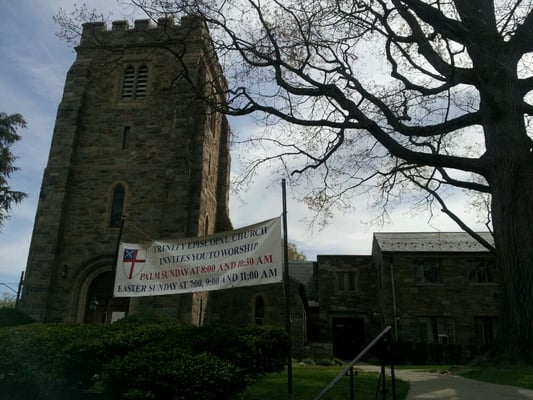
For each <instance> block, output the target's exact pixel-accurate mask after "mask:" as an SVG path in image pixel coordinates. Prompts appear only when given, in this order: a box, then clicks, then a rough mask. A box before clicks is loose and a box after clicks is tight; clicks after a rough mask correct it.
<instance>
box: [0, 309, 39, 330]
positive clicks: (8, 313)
mask: <svg viewBox="0 0 533 400" xmlns="http://www.w3.org/2000/svg"><path fill="white" fill-rule="evenodd" d="M32 322H35V321H34V320H33V319H31V318H30V317H29V316H28V315H26V314H24V313H23V312H22V311H19V310H16V309H14V308H0V328H2V327H7V326H18V325H25V324H31V323H32Z"/></svg>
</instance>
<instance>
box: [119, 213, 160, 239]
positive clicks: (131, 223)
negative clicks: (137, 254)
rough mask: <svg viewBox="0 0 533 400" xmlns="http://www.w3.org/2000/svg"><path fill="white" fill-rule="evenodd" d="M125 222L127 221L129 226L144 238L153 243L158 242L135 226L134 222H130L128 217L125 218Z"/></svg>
mask: <svg viewBox="0 0 533 400" xmlns="http://www.w3.org/2000/svg"><path fill="white" fill-rule="evenodd" d="M123 218H124V221H126V222H127V223H128V224H129V225H131V226H133V227H134V228H135V229H136V230H137V231H139V232H140V233H142V234H143V235H144V236H146V237H147V238H148V239H149V240H150V241H151V242H155V241H156V240H154V239H152V238H151V237H150V236H149V235H148V234H147V233H146V232H144V231H143V230H142V229H141V228H139V227H138V226H137V225H135V224H134V223H133V222H130V221H129V220H128V219H127V218H126V217H123Z"/></svg>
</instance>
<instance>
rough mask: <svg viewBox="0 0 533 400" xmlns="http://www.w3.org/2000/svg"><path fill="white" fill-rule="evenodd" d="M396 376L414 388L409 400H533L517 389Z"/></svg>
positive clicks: (414, 374)
mask: <svg viewBox="0 0 533 400" xmlns="http://www.w3.org/2000/svg"><path fill="white" fill-rule="evenodd" d="M355 367H356V368H360V369H363V370H365V371H379V367H376V366H373V365H365V364H358V365H356V366H355ZM387 371H389V369H388V368H387ZM394 372H395V376H396V377H397V378H399V379H401V380H404V381H407V382H409V383H410V385H411V387H410V389H409V393H408V394H407V398H406V400H426V399H431V400H478V399H479V400H533V390H527V389H522V388H517V387H514V386H507V385H496V384H493V383H486V382H480V381H475V380H472V379H467V378H462V377H460V376H455V375H448V374H432V373H427V372H419V371H414V370H394Z"/></svg>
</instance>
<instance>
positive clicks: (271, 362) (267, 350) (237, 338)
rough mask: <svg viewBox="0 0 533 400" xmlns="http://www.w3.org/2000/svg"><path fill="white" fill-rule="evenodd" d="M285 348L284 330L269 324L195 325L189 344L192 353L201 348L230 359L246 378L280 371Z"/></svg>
mask: <svg viewBox="0 0 533 400" xmlns="http://www.w3.org/2000/svg"><path fill="white" fill-rule="evenodd" d="M287 349H288V338H287V334H286V332H285V331H284V330H283V329H281V328H278V327H272V326H261V327H246V328H238V327H233V326H225V325H210V326H205V327H202V328H198V332H197V334H196V336H195V342H194V344H193V350H194V351H195V352H202V351H205V352H209V353H211V354H214V355H216V356H217V357H220V358H222V359H226V360H231V361H232V362H233V363H234V364H235V365H236V366H237V367H239V368H241V369H242V370H243V371H245V372H246V374H247V376H248V377H249V378H250V379H254V378H255V377H257V376H258V375H261V374H264V373H267V372H273V371H280V370H282V369H283V367H284V366H285V363H286V355H287Z"/></svg>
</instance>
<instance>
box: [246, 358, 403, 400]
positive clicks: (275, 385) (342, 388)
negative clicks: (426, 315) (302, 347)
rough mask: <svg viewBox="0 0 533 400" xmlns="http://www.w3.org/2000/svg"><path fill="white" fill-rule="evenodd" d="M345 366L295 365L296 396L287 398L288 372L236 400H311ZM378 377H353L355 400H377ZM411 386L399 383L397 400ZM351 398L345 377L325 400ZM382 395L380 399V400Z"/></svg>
mask: <svg viewBox="0 0 533 400" xmlns="http://www.w3.org/2000/svg"><path fill="white" fill-rule="evenodd" d="M342 369H343V367H322V366H309V365H294V366H293V370H292V375H293V393H292V396H289V395H288V390H287V372H286V371H284V372H280V373H272V374H268V375H267V376H265V377H264V378H262V379H261V380H259V381H258V382H256V383H254V384H253V385H251V386H249V387H248V388H247V389H246V391H245V392H244V393H243V394H242V395H241V396H239V397H237V399H236V400H264V399H276V400H285V399H287V400H289V399H290V400H312V399H314V398H315V397H316V396H317V395H318V394H319V393H320V392H321V391H322V389H323V388H324V387H325V386H326V385H327V384H328V383H329V382H330V381H331V380H332V379H333V378H335V376H337V374H338V373H339V372H341V371H342ZM378 379H379V375H378V374H376V373H366V372H359V373H358V375H357V376H355V377H354V390H355V395H354V398H355V399H357V400H374V399H375V396H376V390H377V387H378ZM386 382H387V388H388V390H389V391H388V396H387V399H392V395H391V393H390V389H391V387H390V378H389V377H387V381H386ZM408 389H409V384H408V383H406V382H403V381H399V380H396V399H397V400H403V399H405V397H406V396H407V391H408ZM349 398H350V378H349V377H348V376H346V377H343V378H342V379H341V380H340V381H339V382H338V383H337V385H336V386H335V387H334V388H333V389H331V390H330V391H329V392H328V393H327V394H326V395H325V396H324V397H323V399H324V400H341V399H342V400H346V399H349ZM381 398H382V397H381V394H380V395H379V397H378V399H381Z"/></svg>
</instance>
